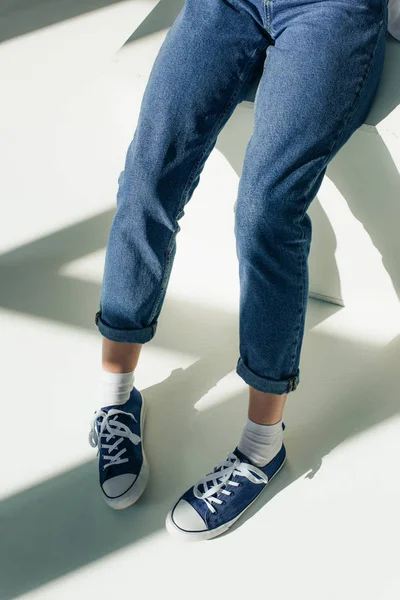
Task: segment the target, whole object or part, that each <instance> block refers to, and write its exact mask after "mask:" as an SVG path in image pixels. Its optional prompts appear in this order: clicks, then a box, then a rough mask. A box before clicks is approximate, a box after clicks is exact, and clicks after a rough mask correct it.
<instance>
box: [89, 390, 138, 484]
mask: <svg viewBox="0 0 400 600" xmlns="http://www.w3.org/2000/svg"><path fill="white" fill-rule="evenodd" d="M111 408H116V409H119V410H123V411H124V412H127V413H131V414H133V416H134V417H135V419H136V421H137V422H136V421H134V420H133V419H132V418H131V417H129V416H125V415H121V414H118V415H117V416H118V421H119V422H120V423H123V424H124V425H127V426H128V427H129V429H130V430H131V431H132V432H133V433H135V434H136V435H138V436H139V437H141V436H142V432H141V428H140V419H141V412H142V396H141V394H140V392H139V390H137V389H136V388H135V387H134V388H133V389H132V392H131V395H130V397H129V400H127V401H126V402H125V404H122V405H120V404H115V405H112V406H107V407H106V408H103V410H104V411H105V412H108V411H109V410H110V409H111ZM96 421H97V423H98V428H99V427H100V425H101V421H102V419H101V418H98V419H97V420H96ZM105 433H107V431H106V432H105ZM116 436H117V437H119V436H118V434H116ZM101 441H102V443H105V438H104V437H102V438H101ZM115 441H116V438H115V437H114V438H111V439H110V441H109V442H107V444H113V443H114V442H115ZM123 448H126V452H124V454H123V455H122V456H121V458H129V462H124V463H122V464H116V465H112V466H109V467H107V468H106V469H103V466H105V465H107V464H108V463H109V462H110V461H108V460H104V458H103V457H104V456H107V455H108V449H107V448H106V449H104V450H103V449H102V450H101V451H100V459H99V480H100V485H101V486H102V485H103V483H104V482H105V481H107V480H108V479H112V478H113V477H116V476H117V475H124V474H125V473H132V474H133V475H139V473H140V470H141V468H142V466H143V453H142V443H141V442H140V443H139V444H137V445H136V444H133V443H132V442H131V441H130V440H128V439H127V438H122V442H121V443H120V444H119V445H118V448H117V449H116V450H115V451H114V452H112V453H111V456H115V455H116V454H118V452H119V451H120V450H122V449H123ZM124 493H126V490H124Z"/></svg>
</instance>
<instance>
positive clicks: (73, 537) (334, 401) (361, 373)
mask: <svg viewBox="0 0 400 600" xmlns="http://www.w3.org/2000/svg"><path fill="white" fill-rule="evenodd" d="M309 302H310V309H309V311H308V316H307V329H308V330H309V329H312V328H313V327H314V324H315V323H318V322H320V321H321V320H324V319H326V318H328V317H329V316H330V315H331V314H333V313H334V312H335V311H336V310H338V308H337V307H333V306H331V305H329V304H327V303H324V302H319V301H317V300H310V301H309ZM190 308H191V310H190V315H189V313H188V312H186V313H184V314H183V315H182V313H181V306H179V304H177V305H175V303H174V301H171V300H169V299H167V300H166V301H165V305H164V308H163V319H162V320H161V321H160V325H159V329H158V331H157V336H156V337H155V338H154V340H153V341H152V342H150V343H158V341H161V345H163V346H167V340H169V342H172V343H173V345H174V346H175V347H180V348H182V347H185V346H186V339H187V337H188V336H189V337H190V339H191V340H192V342H193V343H194V346H195V347H196V348H197V349H199V348H202V358H201V359H199V360H198V361H196V362H195V363H194V364H193V365H191V366H190V367H189V368H187V369H175V370H174V371H173V372H172V373H171V375H170V376H169V378H168V379H166V380H165V381H163V382H162V383H159V384H157V385H154V386H151V387H149V388H147V389H145V390H142V391H143V395H144V397H145V400H146V402H147V407H148V411H147V423H146V429H145V439H146V440H147V448H146V450H147V454H148V458H149V462H150V466H151V479H150V483H149V486H148V488H147V490H146V491H145V493H144V495H143V496H142V498H141V499H140V500H139V502H138V503H137V504H136V505H135V506H133V507H130V508H129V509H127V510H126V511H121V512H116V511H113V510H111V509H110V508H109V507H108V506H106V505H105V503H104V502H103V500H102V499H101V498H100V495H99V490H98V487H97V471H96V466H97V465H96V461H95V460H93V461H90V462H87V463H84V464H81V465H79V466H77V467H76V468H74V469H72V470H70V471H68V472H65V473H62V474H60V475H59V476H57V477H54V478H52V479H49V480H48V481H46V482H44V483H41V484H39V485H37V486H35V487H33V488H30V489H27V490H24V491H22V492H21V493H19V494H16V495H14V496H12V497H10V498H7V499H5V500H4V501H3V502H1V503H0V524H1V525H0V527H1V539H2V545H1V549H0V572H1V577H0V597H1V598H2V599H3V600H6V599H10V598H15V597H16V596H18V595H20V594H22V593H25V592H28V591H29V590H33V589H35V588H38V587H40V586H41V585H43V584H45V583H47V582H49V581H52V580H54V579H56V578H58V577H60V576H62V575H65V574H67V573H69V572H71V571H73V570H75V569H78V568H80V567H82V566H83V565H86V564H88V563H90V562H92V561H94V560H97V559H99V558H101V557H103V556H105V555H107V554H109V553H111V552H114V551H116V550H118V549H119V548H122V547H125V546H128V545H130V544H133V543H135V542H137V541H138V540H140V539H142V538H143V537H145V536H147V535H149V534H151V533H153V532H155V531H159V530H162V529H163V527H164V519H165V516H166V514H167V512H168V510H169V508H170V507H171V504H172V503H173V501H174V500H175V499H176V498H177V497H178V496H179V495H180V494H181V493H182V492H183V491H184V490H185V489H186V488H187V487H189V486H190V485H192V484H193V483H194V482H195V481H196V480H197V479H199V478H200V477H202V476H204V475H205V473H206V472H209V471H210V470H212V467H213V465H214V464H215V463H216V462H218V461H219V460H221V459H222V458H223V457H224V456H225V455H226V453H227V452H228V451H230V450H232V449H233V447H234V445H235V444H236V443H237V439H238V436H239V433H240V431H241V427H242V425H243V422H244V418H245V413H246V409H247V392H246V393H245V394H238V395H234V396H232V397H229V398H226V399H225V400H224V401H223V402H221V403H220V404H218V405H214V406H212V407H211V408H208V409H204V410H198V409H197V407H196V403H197V402H198V401H199V400H200V399H201V398H202V397H204V395H205V394H206V393H207V392H208V391H209V390H210V389H211V388H213V387H214V386H215V385H217V383H218V381H220V380H221V379H222V378H223V377H224V376H225V375H226V374H227V373H229V372H230V371H231V370H232V369H233V368H234V366H235V361H236V358H237V357H236V343H237V329H236V324H235V323H234V318H233V316H231V317H229V316H227V317H226V319H225V320H224V319H221V316H222V315H221V314H220V313H218V312H217V313H215V315H214V318H213V316H212V311H203V309H202V308H201V307H197V308H194V307H190ZM221 320H222V323H223V324H222V325H220V329H219V331H218V335H215V329H214V324H215V323H216V322H221ZM196 332H197V333H201V334H200V335H199V337H198V339H197V341H196V339H194V338H193V336H195V335H196ZM210 340H211V341H210ZM399 345H400V337H398V338H396V339H395V340H393V341H392V343H391V344H390V345H388V346H387V347H386V348H384V349H383V350H382V349H379V348H373V347H370V348H366V347H365V346H364V347H363V348H362V349H361V350H360V347H359V344H357V343H350V342H348V341H346V340H343V339H340V338H338V339H332V338H331V337H326V336H322V335H319V334H315V335H313V334H312V333H309V334H308V335H307V336H306V338H305V344H304V349H303V354H302V378H303V381H304V386H303V388H302V389H301V388H300V387H299V388H298V390H297V391H296V392H294V393H293V395H292V397H291V398H290V400H291V402H289V403H288V407H287V410H286V415H285V422H286V424H287V429H286V434H285V442H286V445H287V450H288V463H287V465H286V466H285V468H284V469H283V470H282V473H281V474H280V475H279V476H278V477H277V478H276V480H274V481H273V482H271V486H270V488H268V489H267V490H266V492H265V494H262V495H261V496H260V498H259V499H258V500H257V501H256V502H255V503H254V504H253V506H252V507H251V508H250V509H249V511H248V513H247V514H246V515H244V518H242V519H241V520H240V521H239V523H238V524H236V525H235V527H234V528H233V529H232V530H231V534H232V535H234V530H235V529H236V528H237V527H240V526H243V524H244V523H245V521H246V520H247V518H249V517H250V516H252V515H253V514H254V513H255V512H257V511H258V510H267V507H266V506H265V505H266V504H267V502H268V500H269V499H271V498H272V497H273V496H275V495H276V494H278V493H279V492H280V491H281V490H283V489H284V488H285V487H286V486H287V485H290V483H292V482H293V481H295V480H296V479H298V478H299V477H304V476H306V477H312V476H315V475H316V474H317V473H318V470H319V469H320V467H321V464H322V461H323V457H324V456H326V455H327V454H329V453H330V452H331V451H332V450H333V449H334V448H335V447H337V446H338V445H339V444H340V443H342V442H343V441H344V440H346V439H349V438H351V437H352V436H353V435H355V434H357V433H360V432H362V431H363V430H365V429H367V428H369V427H372V426H374V425H375V424H377V423H380V422H381V421H383V420H385V419H387V418H390V417H392V416H393V415H395V414H396V413H397V412H398V401H397V393H396V382H395V378H393V369H394V368H396V363H397V358H396V357H397V356H398V355H399V351H400V348H399ZM192 350H193V346H192ZM327 364H330V365H334V366H335V368H334V370H333V371H332V372H331V371H329V370H328V369H327V368H326V365H327ZM303 394H304V396H303ZM227 415H229V427H226V423H227ZM60 443H61V444H67V443H68V440H67V439H60ZM206 543H207V542H206ZM21 562H22V563H23V565H24V568H23V569H21Z"/></svg>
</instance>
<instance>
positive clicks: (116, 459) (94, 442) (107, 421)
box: [89, 408, 141, 470]
mask: <svg viewBox="0 0 400 600" xmlns="http://www.w3.org/2000/svg"><path fill="white" fill-rule="evenodd" d="M119 414H121V415H127V416H129V417H131V418H132V419H133V420H134V421H135V422H136V423H137V420H136V418H135V417H134V415H133V414H132V413H127V412H125V411H123V410H119V409H117V408H111V409H110V410H109V411H107V412H105V411H104V410H102V409H100V410H98V411H97V412H96V413H95V414H94V416H93V418H92V422H91V427H90V432H89V443H90V445H91V446H92V448H96V446H97V448H98V452H97V454H99V452H100V450H101V449H102V448H104V449H106V450H108V454H104V455H103V459H104V460H108V461H109V462H108V463H107V464H105V465H103V469H104V470H106V468H107V467H109V466H110V465H118V464H121V463H124V462H128V460H129V459H128V458H121V456H122V454H124V452H126V448H123V449H122V450H120V451H119V452H118V453H117V454H115V455H114V456H113V455H112V454H111V453H112V452H114V451H115V450H117V449H118V446H119V444H120V443H121V442H122V441H123V438H128V439H129V440H130V441H131V442H132V444H135V445H137V444H139V442H140V441H141V440H140V437H139V436H138V435H136V433H133V432H132V431H131V430H130V429H129V427H128V426H127V425H125V424H124V423H121V422H120V421H118V415H119ZM112 417H114V418H112ZM99 418H100V419H101V422H100V424H99V423H98V419H99ZM118 436H119V437H118ZM103 437H104V438H105V442H106V443H103V442H102V439H101V438H103ZM114 437H118V439H117V440H116V441H115V442H114V443H113V444H109V443H108V442H109V441H110V440H111V439H112V438H114Z"/></svg>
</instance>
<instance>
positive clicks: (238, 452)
mask: <svg viewBox="0 0 400 600" xmlns="http://www.w3.org/2000/svg"><path fill="white" fill-rule="evenodd" d="M233 454H235V456H237V457H238V459H239V460H240V461H241V462H245V463H248V464H250V465H251V464H253V463H252V462H251V460H249V459H248V458H247V456H245V455H244V454H243V452H240V450H239V448H235V449H234V451H233Z"/></svg>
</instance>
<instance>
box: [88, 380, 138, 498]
mask: <svg viewBox="0 0 400 600" xmlns="http://www.w3.org/2000/svg"><path fill="white" fill-rule="evenodd" d="M139 393H140V395H141V396H142V414H141V419H140V430H141V439H142V455H143V465H142V468H141V469H140V473H139V476H138V477H137V479H136V480H135V482H134V484H133V485H132V487H131V488H130V489H129V490H128V491H127V492H125V494H123V495H122V496H119V497H118V498H109V497H108V496H106V495H105V493H104V492H103V490H102V488H100V489H101V494H102V496H103V498H104V500H105V502H106V503H107V504H108V506H110V507H111V508H113V509H114V510H123V509H124V508H128V506H131V505H132V504H134V503H135V502H137V501H138V500H139V498H140V496H141V495H142V494H143V492H144V490H145V489H146V486H147V483H148V481H149V476H150V469H149V463H148V462H147V458H146V455H145V453H144V447H143V431H144V421H145V412H146V409H145V406H144V397H143V394H142V392H139Z"/></svg>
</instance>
